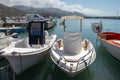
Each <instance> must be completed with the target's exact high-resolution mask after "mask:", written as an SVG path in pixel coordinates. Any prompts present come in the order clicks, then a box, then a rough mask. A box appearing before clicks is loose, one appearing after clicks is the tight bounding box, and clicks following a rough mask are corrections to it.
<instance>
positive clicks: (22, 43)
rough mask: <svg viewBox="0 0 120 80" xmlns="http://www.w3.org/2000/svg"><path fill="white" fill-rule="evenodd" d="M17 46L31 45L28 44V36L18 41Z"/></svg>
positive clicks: (25, 46) (27, 46)
mask: <svg viewBox="0 0 120 80" xmlns="http://www.w3.org/2000/svg"><path fill="white" fill-rule="evenodd" d="M15 47H19V48H29V47H30V45H29V44H28V38H24V39H22V40H21V41H19V42H17V43H16V44H15Z"/></svg>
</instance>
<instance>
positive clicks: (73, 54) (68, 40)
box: [50, 15, 96, 76]
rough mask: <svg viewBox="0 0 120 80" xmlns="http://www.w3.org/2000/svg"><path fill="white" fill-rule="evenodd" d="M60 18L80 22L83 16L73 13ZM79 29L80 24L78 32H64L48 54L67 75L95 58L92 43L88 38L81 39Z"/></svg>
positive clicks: (80, 68)
mask: <svg viewBox="0 0 120 80" xmlns="http://www.w3.org/2000/svg"><path fill="white" fill-rule="evenodd" d="M62 19H63V20H64V21H65V20H67V19H68V20H81V22H82V19H83V18H82V17H80V16H75V15H74V16H65V17H62ZM64 23H65V22H64ZM81 24H82V23H81ZM81 29H82V26H81V28H80V32H64V37H63V39H60V40H58V41H57V42H55V43H54V45H53V47H52V53H51V54H50V55H51V59H52V60H53V62H54V63H55V64H56V65H57V66H58V67H59V68H60V69H61V70H63V71H64V72H65V73H67V74H68V75H69V76H74V75H76V74H77V73H78V72H80V71H82V70H84V69H86V68H87V67H88V66H89V65H90V64H92V63H93V62H94V60H95V58H96V52H95V49H94V47H93V45H92V43H91V42H90V41H89V40H88V39H84V40H83V41H82V30H81Z"/></svg>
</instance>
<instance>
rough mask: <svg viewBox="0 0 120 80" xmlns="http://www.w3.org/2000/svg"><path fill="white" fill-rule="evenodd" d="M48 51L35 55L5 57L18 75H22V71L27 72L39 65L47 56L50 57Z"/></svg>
mask: <svg viewBox="0 0 120 80" xmlns="http://www.w3.org/2000/svg"><path fill="white" fill-rule="evenodd" d="M48 51H49V50H47V51H44V52H42V53H41V52H39V51H38V52H36V53H35V54H34V55H22V54H18V55H17V56H16V55H13V56H5V58H6V59H7V60H8V61H9V63H10V65H11V68H12V69H13V71H14V72H15V73H16V74H20V73H21V72H22V71H25V70H26V69H28V68H29V67H31V66H33V65H35V64H37V63H39V62H40V61H41V60H43V58H45V56H48Z"/></svg>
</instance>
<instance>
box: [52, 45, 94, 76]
mask: <svg viewBox="0 0 120 80" xmlns="http://www.w3.org/2000/svg"><path fill="white" fill-rule="evenodd" d="M90 44H91V43H90ZM54 45H55V44H54ZM54 45H53V46H54ZM91 45H92V44H91ZM55 54H59V53H57V51H55V50H54V49H53V48H52V53H51V54H50V57H51V59H52V61H53V62H54V63H55V65H56V66H58V68H60V69H61V70H62V71H63V72H65V73H66V74H68V75H69V76H70V77H73V76H75V75H77V74H78V73H80V72H82V71H84V70H85V69H87V67H88V66H89V65H91V64H92V63H93V62H94V61H95V58H96V51H95V49H94V48H93V51H92V52H91V53H90V54H89V55H88V56H86V57H84V61H85V62H84V61H82V60H81V61H80V64H78V66H77V67H74V68H73V69H74V70H73V71H70V68H71V67H70V66H68V65H67V63H65V62H64V61H60V63H59V64H58V61H59V59H60V57H58V55H55ZM80 54H82V53H80ZM81 58H82V57H81ZM77 63H79V62H75V64H77ZM68 64H74V61H70V62H68Z"/></svg>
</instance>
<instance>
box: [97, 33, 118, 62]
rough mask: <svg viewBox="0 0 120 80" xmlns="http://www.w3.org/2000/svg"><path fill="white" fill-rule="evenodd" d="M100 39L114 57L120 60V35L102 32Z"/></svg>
mask: <svg viewBox="0 0 120 80" xmlns="http://www.w3.org/2000/svg"><path fill="white" fill-rule="evenodd" d="M98 39H99V40H100V42H101V44H102V45H103V46H104V47H105V48H106V50H107V51H108V52H109V53H110V54H111V55H112V56H114V57H115V58H116V59H118V60H120V33H117V32H102V33H100V34H99V36H98Z"/></svg>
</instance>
